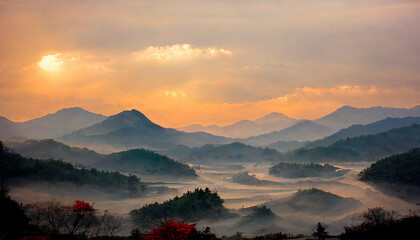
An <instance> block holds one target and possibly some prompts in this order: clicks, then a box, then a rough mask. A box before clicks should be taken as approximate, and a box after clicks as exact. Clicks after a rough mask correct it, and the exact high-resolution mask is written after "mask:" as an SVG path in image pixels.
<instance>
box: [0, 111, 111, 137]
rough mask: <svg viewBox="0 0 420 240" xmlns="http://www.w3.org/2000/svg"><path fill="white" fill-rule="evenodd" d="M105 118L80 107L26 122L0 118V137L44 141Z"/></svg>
mask: <svg viewBox="0 0 420 240" xmlns="http://www.w3.org/2000/svg"><path fill="white" fill-rule="evenodd" d="M105 118H106V117H105V116H103V115H101V114H96V113H92V112H88V111H86V110H84V109H82V108H80V107H74V108H64V109H61V110H59V111H57V112H56V113H52V114H48V115H46V116H43V117H40V118H35V119H32V120H29V121H26V122H12V121H10V120H7V119H6V118H3V117H1V118H0V134H1V135H0V137H2V138H10V137H15V136H20V137H25V138H32V139H44V138H55V137H59V136H61V135H63V134H66V133H70V132H73V131H76V130H78V129H80V128H84V127H87V126H90V125H92V124H95V123H98V122H100V121H103V120H104V119H105Z"/></svg>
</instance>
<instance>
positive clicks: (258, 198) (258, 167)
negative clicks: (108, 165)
mask: <svg viewBox="0 0 420 240" xmlns="http://www.w3.org/2000/svg"><path fill="white" fill-rule="evenodd" d="M370 164H371V163H367V162H366V163H354V164H350V163H342V164H336V166H338V167H341V168H344V169H349V170H350V172H349V173H347V174H346V175H344V176H343V177H338V178H328V179H327V178H296V179H285V178H278V177H274V176H271V175H269V174H268V168H269V167H271V166H272V164H268V163H264V164H255V163H252V164H251V163H248V164H243V165H241V164H237V163H235V164H226V166H224V165H221V164H219V163H217V164H213V165H200V166H199V167H198V166H197V165H191V166H192V167H194V168H196V171H197V174H198V175H199V178H197V179H195V180H188V181H182V180H178V181H176V180H174V181H171V182H162V181H160V182H159V183H156V184H153V186H164V187H168V188H171V189H174V190H176V191H177V192H175V191H173V192H167V193H161V194H156V193H149V194H148V195H145V196H143V197H139V198H126V197H122V196H119V195H117V194H113V193H104V192H102V191H100V190H95V189H93V188H91V187H87V186H82V187H77V186H74V185H72V184H64V183H57V184H54V185H51V184H43V183H30V184H28V183H27V184H24V185H23V184H18V183H16V184H15V185H16V186H13V187H11V191H10V194H11V196H12V198H14V199H16V200H17V201H19V202H22V203H24V204H25V203H30V202H35V201H44V200H59V201H64V202H68V203H73V202H74V201H75V200H84V201H88V202H94V206H95V207H96V208H97V209H99V210H105V209H108V210H109V211H110V212H111V213H114V214H118V215H121V216H123V227H122V228H121V230H120V231H119V234H121V235H129V233H130V231H131V229H133V228H135V226H134V224H133V223H131V219H130V216H129V212H130V211H131V210H133V209H137V208H141V207H142V206H143V205H144V204H147V203H154V202H163V201H165V200H168V199H171V198H173V197H174V196H175V195H178V196H179V195H182V194H183V193H185V192H187V191H188V190H194V189H195V188H205V187H208V188H209V189H210V190H215V191H217V192H218V194H219V195H220V197H221V198H222V199H224V206H225V207H226V208H228V209H230V210H231V212H234V213H236V214H239V217H236V218H229V219H218V220H217V221H215V220H211V221H210V220H202V221H200V222H198V228H204V227H206V226H210V227H211V229H212V231H213V232H215V233H216V234H217V235H219V236H222V235H233V234H235V233H236V232H242V233H243V235H245V236H250V235H258V234H263V233H269V232H276V231H282V232H287V233H293V234H298V233H302V234H310V233H311V232H312V229H314V228H315V226H316V223H317V222H322V223H324V224H327V225H328V231H329V232H330V233H331V234H339V233H341V232H343V227H344V226H345V225H351V224H354V223H357V222H358V221H360V220H361V219H360V217H359V216H360V213H361V212H362V211H364V210H367V209H368V208H371V207H378V206H382V207H385V208H387V209H393V210H398V211H399V212H400V213H401V214H403V215H404V214H408V211H409V210H412V211H415V210H418V209H420V207H419V206H416V204H415V203H409V202H406V201H404V200H401V199H399V198H395V197H391V196H390V195H385V194H384V193H382V192H380V191H379V190H377V189H375V188H374V187H372V186H370V185H368V184H365V183H364V182H361V181H358V180H357V174H358V173H359V172H360V170H362V169H364V168H366V167H368V166H370ZM243 171H248V172H249V173H250V174H255V177H256V178H258V179H259V180H267V181H272V182H275V183H276V184H269V185H263V186H250V185H243V184H238V183H232V182H231V181H230V180H229V179H230V178H231V177H232V176H233V175H235V174H237V173H238V172H243ZM139 177H141V178H142V180H143V181H145V182H152V181H153V182H157V181H158V178H157V177H150V176H149V177H147V176H139ZM312 187H316V188H318V189H322V190H324V191H328V192H331V193H333V194H337V195H339V196H342V197H346V198H354V199H356V200H358V201H360V202H361V205H360V207H357V208H356V209H351V210H350V209H340V211H339V212H337V213H334V212H326V213H325V214H324V213H322V214H311V213H309V212H294V211H286V210H284V209H283V208H271V210H272V211H273V212H274V213H275V214H276V215H277V218H276V219H275V220H273V221H271V222H268V223H266V222H263V221H262V222H261V223H262V224H256V223H254V224H248V225H246V224H244V223H243V222H241V220H242V217H243V216H245V215H246V214H245V211H246V208H248V207H252V206H258V205H261V204H264V203H268V204H270V202H273V201H277V200H281V199H287V198H288V197H290V196H291V195H293V194H294V193H296V192H297V191H298V190H299V189H308V188H312ZM416 201H417V199H416Z"/></svg>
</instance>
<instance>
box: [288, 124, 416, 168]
mask: <svg viewBox="0 0 420 240" xmlns="http://www.w3.org/2000/svg"><path fill="white" fill-rule="evenodd" d="M418 146H420V125H418V124H414V125H412V126H410V127H403V128H396V129H392V130H390V131H387V132H382V133H378V134H375V135H364V136H359V137H353V138H347V139H344V140H339V141H337V142H335V143H334V144H332V145H329V146H327V147H315V148H308V149H307V148H299V149H296V150H294V151H292V152H288V153H285V154H283V159H282V160H283V161H307V162H330V161H335V162H345V161H376V160H377V159H378V158H382V157H386V156H389V155H391V154H395V153H402V152H405V151H408V150H410V149H412V148H415V147H418Z"/></svg>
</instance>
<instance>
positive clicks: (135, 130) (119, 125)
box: [60, 109, 228, 149]
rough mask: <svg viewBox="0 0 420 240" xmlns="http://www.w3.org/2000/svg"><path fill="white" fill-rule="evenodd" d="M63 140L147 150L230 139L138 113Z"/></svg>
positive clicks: (112, 118)
mask: <svg viewBox="0 0 420 240" xmlns="http://www.w3.org/2000/svg"><path fill="white" fill-rule="evenodd" d="M60 140H61V141H62V142H64V143H68V144H70V145H74V146H79V145H83V146H90V147H92V148H95V147H96V148H97V147H98V146H111V147H113V148H116V149H124V148H137V147H146V148H151V149H166V148H170V147H174V146H176V145H178V144H183V145H186V146H201V145H204V144H208V143H225V142H227V141H228V139H226V138H224V137H219V136H215V135H211V134H209V133H204V132H196V133H186V132H182V131H178V130H176V129H172V128H164V127H162V126H159V125H157V124H155V123H153V122H152V121H150V120H149V119H148V118H147V117H146V116H144V115H143V114H142V113H141V112H139V111H137V110H134V109H133V110H131V111H123V112H121V113H118V114H116V115H113V116H110V117H108V118H107V119H105V120H104V121H102V122H100V123H97V124H94V125H92V126H90V127H87V128H83V129H80V130H78V131H75V132H72V133H70V134H66V135H64V136H63V137H62V138H60Z"/></svg>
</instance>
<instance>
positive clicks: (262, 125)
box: [179, 112, 298, 138]
mask: <svg viewBox="0 0 420 240" xmlns="http://www.w3.org/2000/svg"><path fill="white" fill-rule="evenodd" d="M296 122H298V120H296V119H293V118H290V117H288V116H286V115H284V114H282V113H276V112H274V113H270V114H268V115H266V116H264V117H261V118H258V119H256V120H254V121H251V120H241V121H238V122H236V123H233V124H231V125H227V126H223V127H220V126H217V125H208V126H203V125H200V124H192V125H188V126H185V127H183V128H180V129H179V130H182V131H186V132H198V131H202V132H207V133H211V134H215V135H218V136H225V137H231V138H247V137H251V136H257V135H261V134H264V133H269V132H272V131H278V130H281V129H284V128H286V127H290V126H292V125H293V124H295V123H296Z"/></svg>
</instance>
